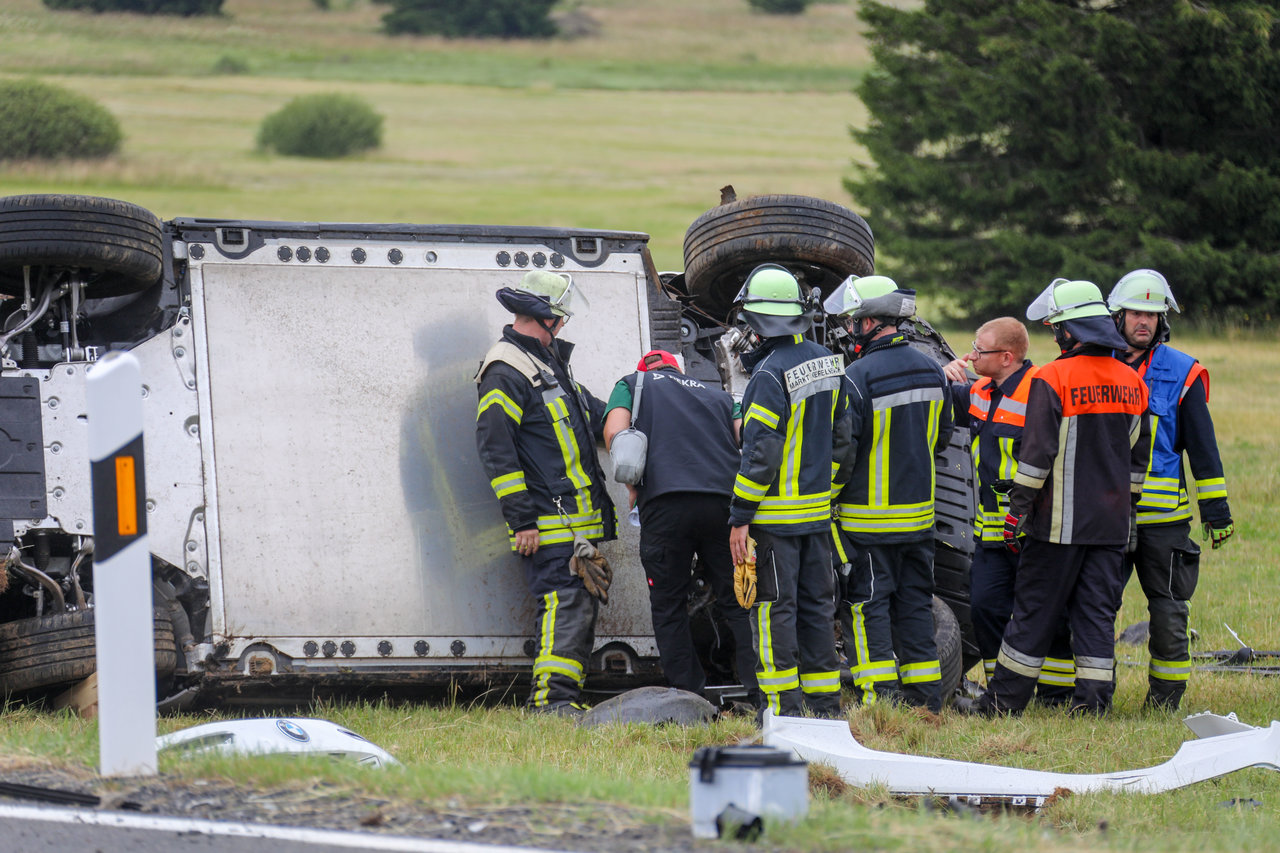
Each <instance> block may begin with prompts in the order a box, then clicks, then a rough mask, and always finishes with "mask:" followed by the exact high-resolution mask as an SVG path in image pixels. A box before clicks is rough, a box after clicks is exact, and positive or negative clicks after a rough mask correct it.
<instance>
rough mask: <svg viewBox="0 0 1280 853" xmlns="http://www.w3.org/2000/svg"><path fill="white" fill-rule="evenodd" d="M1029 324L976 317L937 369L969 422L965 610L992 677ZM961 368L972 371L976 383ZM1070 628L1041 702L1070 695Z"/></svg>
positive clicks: (1051, 661)
mask: <svg viewBox="0 0 1280 853" xmlns="http://www.w3.org/2000/svg"><path fill="white" fill-rule="evenodd" d="M1028 344H1029V341H1028V338H1027V329H1026V327H1025V326H1023V325H1022V323H1021V322H1020V321H1019V320H1017V319H1016V318H1014V317H998V318H996V319H994V320H991V321H989V322H986V323H984V324H982V326H980V327H979V328H978V334H977V337H976V338H975V339H974V341H973V346H972V348H971V349H970V351H969V353H968V354H967V355H965V356H963V357H962V358H957V359H956V360H954V361H952V362H951V363H949V364H947V365H946V366H945V367H944V368H943V372H945V373H946V374H947V378H948V379H949V380H951V382H952V386H951V392H952V399H953V408H954V411H955V413H956V426H958V427H964V426H967V427H968V428H969V433H970V436H971V442H970V449H971V451H972V453H973V465H974V470H975V471H976V473H977V480H978V484H977V488H978V515H977V518H975V519H974V525H973V538H974V543H975V548H974V552H973V563H972V565H971V567H970V569H969V614H970V617H971V618H972V619H973V634H974V639H975V640H976V641H977V644H978V651H979V652H980V653H981V654H982V667H983V670H984V672H985V673H986V676H987V679H988V680H990V678H991V676H992V674H993V673H994V672H995V668H996V656H997V654H999V652H1000V638H1001V637H1002V636H1003V634H1004V629H1005V625H1007V624H1008V622H1009V616H1010V614H1011V613H1012V612H1013V580H1014V576H1015V575H1016V574H1017V570H1018V555H1017V554H1014V553H1012V552H1011V551H1009V550H1008V549H1007V548H1005V544H1004V520H1005V516H1006V515H1008V513H1009V488H1010V487H1011V486H1012V485H1013V475H1014V473H1015V472H1016V471H1017V469H1018V462H1017V458H1018V456H1017V455H1018V450H1019V449H1020V448H1021V446H1022V430H1023V426H1024V424H1025V421H1026V411H1027V395H1028V394H1029V393H1030V390H1031V380H1032V379H1033V378H1034V377H1035V375H1036V371H1037V368H1036V367H1035V366H1034V365H1033V364H1032V363H1031V361H1030V360H1029V359H1028V358H1027V357H1026V356H1027V347H1028ZM966 367H970V368H972V369H973V371H974V372H975V373H977V374H978V377H979V378H978V380H977V381H976V382H974V381H973V380H972V378H971V377H970V376H969V374H968V373H967V372H966V369H965V368H966ZM1075 669H1076V667H1075V660H1074V658H1073V657H1072V655H1071V634H1070V631H1068V630H1067V629H1066V626H1065V625H1064V626H1063V629H1062V630H1060V631H1059V632H1058V635H1057V636H1056V637H1055V638H1054V641H1053V645H1052V646H1051V647H1050V649H1049V653H1048V655H1046V657H1045V661H1044V667H1043V668H1042V669H1041V671H1040V678H1039V680H1038V682H1037V684H1036V698H1037V699H1038V700H1039V701H1040V702H1041V703H1042V704H1045V705H1061V704H1066V703H1067V702H1069V701H1071V694H1072V689H1073V687H1074V685H1075Z"/></svg>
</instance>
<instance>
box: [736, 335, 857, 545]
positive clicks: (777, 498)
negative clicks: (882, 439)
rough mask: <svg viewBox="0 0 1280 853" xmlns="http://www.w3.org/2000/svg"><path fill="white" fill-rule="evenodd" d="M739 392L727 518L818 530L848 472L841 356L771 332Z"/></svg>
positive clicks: (775, 528)
mask: <svg viewBox="0 0 1280 853" xmlns="http://www.w3.org/2000/svg"><path fill="white" fill-rule="evenodd" d="M761 354H762V357H761V359H760V360H759V361H758V362H756V365H755V369H754V370H753V371H752V373H751V381H750V382H748V383H747V390H746V392H745V393H744V394H743V395H742V463H741V465H740V466H739V468H738V476H737V478H736V479H735V480H734V484H733V501H732V503H731V506H730V513H729V523H730V524H732V525H734V526H741V525H743V524H747V523H748V522H749V523H751V524H755V525H760V526H761V527H763V528H764V529H766V530H768V531H770V532H772V533H774V534H775V535H778V536H800V535H804V534H810V533H822V532H824V531H826V530H828V529H829V528H830V526H831V498H832V496H833V495H834V493H835V491H836V487H837V486H838V485H839V484H840V483H843V482H844V480H845V479H847V478H848V476H849V470H850V465H851V464H852V461H853V455H852V450H853V447H852V445H851V443H850V438H849V406H848V395H847V394H846V392H845V385H844V360H843V359H842V358H841V357H840V356H838V355H832V354H831V352H830V351H829V350H827V349H826V348H825V347H822V346H820V345H818V344H816V343H814V342H812V341H807V340H804V339H803V338H801V337H800V336H799V335H793V336H791V337H777V338H769V339H767V340H766V341H765V342H764V343H763V344H761Z"/></svg>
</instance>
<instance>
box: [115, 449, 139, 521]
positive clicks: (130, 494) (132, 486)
mask: <svg viewBox="0 0 1280 853" xmlns="http://www.w3.org/2000/svg"><path fill="white" fill-rule="evenodd" d="M116 519H117V521H118V523H119V526H120V535H121V536H137V535H138V487H137V481H136V480H135V478H134V467H133V457H132V456H117V457H116Z"/></svg>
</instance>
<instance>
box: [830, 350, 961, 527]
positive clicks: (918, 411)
mask: <svg viewBox="0 0 1280 853" xmlns="http://www.w3.org/2000/svg"><path fill="white" fill-rule="evenodd" d="M845 375H846V377H847V378H848V380H849V384H850V386H851V387H850V392H849V398H850V404H849V408H850V412H851V422H852V426H853V438H854V444H855V445H856V447H857V456H856V458H855V462H854V468H853V476H852V477H851V478H850V479H849V482H848V484H846V485H845V487H844V488H843V489H842V490H841V492H840V496H839V498H838V499H837V502H836V513H837V517H838V519H839V523H840V528H841V529H842V530H844V531H845V532H846V533H848V534H849V536H850V538H851V539H852V540H853V541H854V542H858V543H870V542H877V543H886V542H914V541H917V540H921V539H928V538H930V537H932V536H933V521H934V507H933V502H934V496H935V491H936V486H937V472H936V470H935V468H934V461H933V457H934V454H935V453H936V452H937V451H938V449H939V448H941V447H943V446H945V445H946V444H947V442H949V441H950V440H951V432H952V429H953V421H952V415H951V399H950V394H949V386H948V384H947V379H946V376H945V374H943V372H942V368H941V367H939V366H938V364H937V363H935V362H934V361H933V360H932V359H931V358H929V357H928V356H927V355H925V354H924V353H922V352H920V351H918V350H916V349H914V348H913V347H911V346H910V345H909V344H908V343H907V339H906V336H905V335H903V334H901V333H895V334H891V335H888V336H886V337H883V338H878V339H876V340H874V341H872V342H871V343H870V344H868V345H867V347H866V348H865V349H864V350H863V352H862V355H861V356H860V357H859V358H858V360H857V361H855V362H854V363H853V364H851V365H849V368H848V370H847V371H846V372H845Z"/></svg>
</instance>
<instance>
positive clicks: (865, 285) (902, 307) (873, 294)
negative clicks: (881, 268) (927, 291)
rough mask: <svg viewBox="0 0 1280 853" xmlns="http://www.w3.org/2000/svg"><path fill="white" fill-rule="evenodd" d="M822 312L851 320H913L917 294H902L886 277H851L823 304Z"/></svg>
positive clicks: (907, 291)
mask: <svg viewBox="0 0 1280 853" xmlns="http://www.w3.org/2000/svg"><path fill="white" fill-rule="evenodd" d="M822 310H823V311H825V312H826V313H827V314H828V315H830V316H833V317H836V316H839V317H848V318H849V319H851V320H857V319H860V318H862V317H887V318H893V319H898V318H901V317H910V316H912V315H914V314H915V313H916V292H915V291H914V290H903V289H902V288H900V287H898V283H897V282H896V281H894V280H893V279H891V278H889V277H888V276H885V275H864V276H862V277H861V278H859V277H857V276H852V275H851V276H849V277H848V278H846V279H845V280H844V281H842V282H841V283H840V286H839V287H837V288H836V289H835V290H833V291H832V292H831V295H830V296H828V297H827V298H826V299H825V300H824V301H823V303H822Z"/></svg>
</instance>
